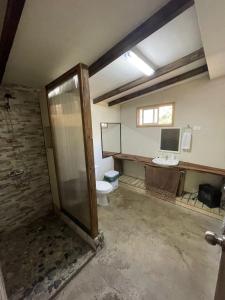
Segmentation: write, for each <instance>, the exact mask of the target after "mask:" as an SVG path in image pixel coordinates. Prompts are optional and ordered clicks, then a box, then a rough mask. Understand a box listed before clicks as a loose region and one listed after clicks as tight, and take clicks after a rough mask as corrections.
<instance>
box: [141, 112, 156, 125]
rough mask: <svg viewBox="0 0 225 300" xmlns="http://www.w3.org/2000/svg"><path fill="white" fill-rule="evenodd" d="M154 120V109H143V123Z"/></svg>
mask: <svg viewBox="0 0 225 300" xmlns="http://www.w3.org/2000/svg"><path fill="white" fill-rule="evenodd" d="M153 122H154V110H153V109H145V110H144V114H143V123H144V124H149V123H153Z"/></svg>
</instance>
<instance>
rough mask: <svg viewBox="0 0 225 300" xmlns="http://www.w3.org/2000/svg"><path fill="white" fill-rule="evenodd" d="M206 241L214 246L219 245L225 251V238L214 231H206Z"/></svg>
mask: <svg viewBox="0 0 225 300" xmlns="http://www.w3.org/2000/svg"><path fill="white" fill-rule="evenodd" d="M205 240H206V241H207V243H209V244H210V245H212V246H216V245H219V246H221V247H222V249H223V250H225V236H224V235H222V236H218V235H217V234H216V233H214V232H212V231H206V233H205Z"/></svg>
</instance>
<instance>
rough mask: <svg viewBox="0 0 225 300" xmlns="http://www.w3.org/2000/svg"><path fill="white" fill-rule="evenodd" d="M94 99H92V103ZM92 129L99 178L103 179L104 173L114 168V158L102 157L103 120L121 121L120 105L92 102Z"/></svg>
mask: <svg viewBox="0 0 225 300" xmlns="http://www.w3.org/2000/svg"><path fill="white" fill-rule="evenodd" d="M92 102H93V101H91V103H92ZM91 113H92V130H93V143H94V158H95V164H96V165H98V167H99V168H98V176H97V179H102V178H103V176H104V173H105V172H107V171H109V170H113V169H114V164H113V158H112V157H107V158H102V148H101V130H100V123H101V122H109V123H110V122H120V107H119V106H115V107H108V105H107V104H92V106H91Z"/></svg>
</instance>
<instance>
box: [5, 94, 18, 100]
mask: <svg viewBox="0 0 225 300" xmlns="http://www.w3.org/2000/svg"><path fill="white" fill-rule="evenodd" d="M4 98H5V99H16V97H13V96H12V95H11V94H9V93H6V94H5V96H4Z"/></svg>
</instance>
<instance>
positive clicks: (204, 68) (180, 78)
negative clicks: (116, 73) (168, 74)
mask: <svg viewBox="0 0 225 300" xmlns="http://www.w3.org/2000/svg"><path fill="white" fill-rule="evenodd" d="M207 71H208V67H207V65H203V66H201V67H198V68H196V69H193V70H191V71H188V72H186V73H183V74H181V75H177V76H175V77H172V78H170V79H167V80H165V81H162V82H159V83H157V84H154V85H152V86H149V87H147V88H144V89H142V90H139V91H136V92H133V93H130V94H128V95H126V96H123V97H120V98H118V99H116V100H113V101H111V102H109V103H108V105H109V106H113V105H116V104H121V103H123V102H126V101H128V100H131V99H133V98H137V97H140V96H143V95H146V94H148V93H151V92H153V91H157V90H159V89H162V88H165V87H167V86H170V85H172V84H175V83H178V82H181V81H183V80H186V79H189V78H191V77H194V76H196V75H199V74H202V73H205V72H207Z"/></svg>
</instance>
